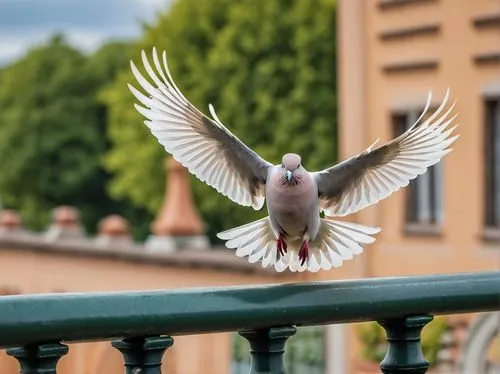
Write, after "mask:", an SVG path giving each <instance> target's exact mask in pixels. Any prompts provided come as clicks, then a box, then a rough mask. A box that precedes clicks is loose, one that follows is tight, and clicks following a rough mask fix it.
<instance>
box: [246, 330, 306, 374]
mask: <svg viewBox="0 0 500 374" xmlns="http://www.w3.org/2000/svg"><path fill="white" fill-rule="evenodd" d="M296 332H297V329H296V328H295V327H292V326H287V327H273V328H269V329H262V330H245V331H239V332H238V333H239V334H240V335H241V336H243V337H244V338H245V339H247V340H248V342H249V343H250V354H251V355H252V358H251V364H250V373H249V374H284V373H285V367H284V364H283V353H285V344H286V341H287V340H288V338H290V337H291V336H293V335H294V334H295V333H296Z"/></svg>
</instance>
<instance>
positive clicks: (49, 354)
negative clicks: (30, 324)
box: [7, 343, 68, 374]
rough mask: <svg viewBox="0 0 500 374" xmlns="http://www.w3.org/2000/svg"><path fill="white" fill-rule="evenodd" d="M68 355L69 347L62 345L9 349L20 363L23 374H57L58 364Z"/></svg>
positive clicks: (9, 353) (9, 352) (8, 352)
mask: <svg viewBox="0 0 500 374" xmlns="http://www.w3.org/2000/svg"><path fill="white" fill-rule="evenodd" d="M67 353H68V346H67V345H64V344H61V343H54V344H41V345H30V346H26V347H19V348H10V349H7V354H8V355H9V356H12V357H14V358H16V359H17V361H19V365H20V367H21V370H20V373H21V374H55V373H56V366H57V362H58V361H59V359H60V358H61V357H62V356H64V355H65V354H67Z"/></svg>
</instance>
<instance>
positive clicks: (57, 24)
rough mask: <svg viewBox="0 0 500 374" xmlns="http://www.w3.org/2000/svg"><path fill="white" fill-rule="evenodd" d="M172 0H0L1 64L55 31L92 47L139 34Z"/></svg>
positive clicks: (87, 47) (73, 40)
mask: <svg viewBox="0 0 500 374" xmlns="http://www.w3.org/2000/svg"><path fill="white" fill-rule="evenodd" d="M171 1H172V0H0V66H2V65H5V64H8V63H9V62H12V61H14V60H15V59H17V58H19V57H20V56H22V55H23V54H24V53H25V52H26V51H27V49H28V48H29V47H30V46H32V45H36V44H39V43H42V42H44V41H46V40H47V39H48V38H50V36H51V35H53V34H54V33H57V32H61V33H63V34H64V35H65V36H66V38H67V40H68V41H70V42H71V43H72V44H73V45H75V46H77V47H79V48H81V49H83V50H85V51H92V50H95V49H96V48H98V47H99V46H100V45H101V44H102V43H103V42H106V41H107V40H109V39H129V38H135V37H137V36H139V35H140V31H141V21H151V20H152V19H154V15H155V12H156V11H157V10H158V9H165V8H166V7H167V6H168V4H169V3H170V2H171Z"/></svg>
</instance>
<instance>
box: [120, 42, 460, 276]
mask: <svg viewBox="0 0 500 374" xmlns="http://www.w3.org/2000/svg"><path fill="white" fill-rule="evenodd" d="M152 61H153V65H154V67H153V66H152V65H151V64H150V62H149V61H148V58H147V56H146V53H145V52H144V51H142V63H143V65H144V68H145V70H146V72H147V74H148V75H149V78H150V81H148V80H147V79H146V78H145V77H144V76H143V75H142V74H141V73H140V72H139V70H138V69H137V67H136V66H135V65H134V63H133V61H131V69H132V72H133V74H134V76H135V78H136V80H137V82H138V83H139V84H140V86H141V87H142V88H143V89H144V91H145V92H146V93H147V95H145V94H143V93H141V92H140V91H138V90H137V89H136V88H135V87H134V86H132V85H130V84H129V85H128V87H129V89H130V90H131V92H132V94H133V95H134V96H135V97H136V99H137V100H138V101H139V102H140V103H142V105H143V106H141V105H138V104H135V108H136V109H137V110H138V111H139V112H140V113H141V114H142V115H143V116H144V117H145V118H146V119H147V120H146V121H145V124H146V126H147V127H148V128H149V129H150V131H151V133H152V134H153V135H154V136H155V137H156V138H157V140H158V142H159V143H160V144H161V145H163V147H164V148H165V150H166V151H167V152H168V153H170V154H171V155H172V156H173V157H174V158H175V159H176V160H177V161H179V162H180V163H181V164H182V165H184V166H185V167H186V168H187V169H188V170H189V171H190V172H191V173H193V174H194V175H196V177H198V178H199V179H200V180H201V181H203V182H205V183H207V184H208V185H210V186H212V187H213V188H215V189H216V190H217V191H218V192H219V193H221V194H223V195H224V196H227V197H228V198H229V199H231V200H232V201H234V202H236V203H238V204H240V205H243V206H251V207H252V208H254V209H256V210H260V209H261V208H262V207H263V206H264V202H266V207H267V213H268V216H267V217H265V218H262V219H259V220H257V221H255V222H251V223H248V224H245V225H243V226H239V227H236V228H233V229H230V230H227V231H224V232H221V233H219V234H218V237H219V238H220V239H223V240H225V241H226V242H225V245H226V247H228V248H233V249H236V255H237V256H239V257H245V256H248V261H249V262H250V263H256V262H261V265H262V266H263V267H271V266H274V268H275V270H276V271H278V272H282V271H284V270H286V269H289V270H290V271H299V272H301V271H311V272H317V271H319V270H321V269H322V270H330V269H332V268H335V267H340V266H341V265H342V263H343V261H344V260H350V259H352V258H353V257H354V256H355V255H358V254H360V253H361V252H362V251H363V247H362V245H363V244H369V243H372V242H373V241H374V240H375V239H374V237H373V236H374V235H375V234H376V233H378V232H379V231H380V228H378V227H370V226H365V225H361V224H357V223H356V224H355V223H348V222H344V221H339V220H333V219H332V218H331V217H333V216H345V215H348V214H351V213H354V212H357V211H359V210H361V209H364V208H366V207H368V206H370V205H373V204H375V203H377V202H378V201H380V200H382V199H384V198H386V197H388V196H389V195H391V194H392V193H393V192H395V191H397V190H399V189H400V188H401V187H405V186H407V185H408V183H409V182H410V180H412V179H414V178H416V177H417V176H418V175H421V174H423V173H425V171H426V170H427V168H429V167H430V166H432V165H434V164H436V163H438V162H439V161H440V160H441V158H442V157H443V156H444V155H445V154H447V153H448V152H450V151H451V148H448V147H449V146H450V145H451V144H452V143H453V142H454V141H455V140H456V139H457V138H458V135H453V136H452V133H453V131H454V129H455V128H456V127H457V126H458V125H455V124H454V121H455V119H456V116H457V114H455V115H453V116H450V115H451V113H452V110H453V108H454V105H455V103H453V104H452V105H451V106H450V107H449V108H448V109H447V110H446V111H445V106H446V103H447V100H448V96H449V90H447V91H446V95H445V97H444V100H443V101H442V103H441V105H440V106H439V107H438V108H437V109H436V110H435V111H434V112H433V113H431V114H430V115H429V116H428V117H426V118H425V119H424V116H425V114H426V113H427V111H428V110H429V106H430V102H431V97H432V95H431V93H429V94H428V97H427V104H426V106H425V108H424V110H423V112H422V114H421V115H420V117H419V118H418V119H417V121H416V122H415V124H413V126H411V127H410V128H409V129H408V130H407V131H406V132H404V133H403V134H402V135H400V136H398V137H397V138H395V139H393V140H392V141H389V142H388V143H386V144H383V145H381V146H379V147H378V148H375V144H376V143H377V142H378V141H376V142H375V143H373V144H372V145H371V146H369V147H368V148H367V149H366V150H365V151H364V152H361V153H359V154H357V155H355V156H353V157H351V158H349V159H347V160H345V161H343V162H341V163H339V164H337V165H334V166H332V167H329V168H327V169H324V170H321V171H316V172H309V171H307V170H306V169H305V168H304V166H303V164H302V159H301V157H300V156H299V155H297V154H294V153H287V154H285V155H284V156H283V158H282V160H281V163H279V164H276V165H274V164H272V163H270V162H268V161H266V160H264V159H263V158H261V157H260V156H259V155H258V154H257V153H255V152H254V151H253V150H252V149H250V148H249V147H247V146H246V145H245V144H244V143H243V142H242V141H241V140H239V139H238V138H237V137H236V136H235V135H234V134H232V133H231V132H230V131H229V130H228V129H227V127H226V126H224V125H223V124H222V122H221V121H220V120H219V118H218V116H217V114H216V113H215V110H214V108H213V107H212V105H209V112H210V114H211V116H212V118H209V117H208V116H206V115H204V114H203V113H202V112H201V111H199V110H198V109H197V108H196V107H195V106H194V105H193V104H191V103H190V102H189V101H188V100H187V99H186V98H185V97H184V95H183V94H182V92H181V91H180V90H179V88H178V87H177V85H176V84H175V82H174V80H173V79H172V76H171V74H170V71H169V68H168V64H167V56H166V53H165V52H163V54H162V60H161V61H160V59H159V57H158V55H157V53H156V49H153V53H152ZM450 124H453V126H452V127H450ZM321 211H323V212H324V213H325V215H326V216H327V217H328V218H322V217H321V215H320V212H321Z"/></svg>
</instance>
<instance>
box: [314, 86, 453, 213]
mask: <svg viewBox="0 0 500 374" xmlns="http://www.w3.org/2000/svg"><path fill="white" fill-rule="evenodd" d="M431 97H432V96H431V94H429V96H428V99H427V103H426V105H425V108H424V110H423V111H422V114H421V115H420V116H419V118H418V119H417V121H415V123H414V124H413V125H412V126H411V127H410V128H409V129H408V130H407V131H405V132H404V133H403V134H401V135H400V136H398V137H397V138H395V139H393V140H392V141H390V142H388V143H386V144H384V145H382V146H380V147H378V148H375V149H374V146H375V143H376V142H375V143H373V144H372V145H371V146H370V147H368V148H367V149H366V150H365V151H364V152H362V153H360V154H358V155H356V156H354V157H351V158H350V159H348V160H345V161H343V162H341V163H339V164H337V165H335V166H333V167H331V168H328V169H325V170H322V171H319V172H315V173H313V176H314V178H315V179H316V183H317V185H318V195H319V198H320V206H321V209H323V210H325V213H326V214H327V215H330V216H345V215H347V214H351V213H354V212H357V211H359V210H361V209H363V208H366V207H368V206H370V205H373V204H375V203H377V202H378V201H380V200H381V199H384V198H386V197H388V196H389V195H391V194H392V193H393V192H395V191H397V190H399V189H400V188H401V187H405V186H407V185H408V184H409V182H410V180H412V179H415V178H416V177H417V176H419V175H422V174H424V173H425V172H426V171H427V169H428V168H429V167H430V166H432V165H435V164H437V163H438V162H439V161H440V160H441V158H442V157H444V155H446V154H447V153H449V152H450V151H451V149H450V148H448V147H449V146H450V145H451V144H452V143H453V142H454V141H455V140H456V139H457V138H458V135H453V132H454V131H455V129H456V128H457V126H458V125H453V126H451V127H450V125H452V124H454V123H455V120H456V118H457V114H454V115H453V116H451V117H450V115H451V113H452V112H453V109H454V107H455V102H453V103H452V105H451V106H450V107H449V108H448V109H447V110H446V111H444V112H443V110H444V108H445V107H446V104H447V101H448V97H449V90H447V92H446V95H445V97H444V99H443V101H442V102H441V104H440V106H439V107H438V108H437V109H436V111H435V112H433V113H432V114H431V115H430V116H429V117H428V118H427V119H425V120H424V121H423V118H424V116H425V114H426V113H427V111H428V110H429V107H430V102H431Z"/></svg>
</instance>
